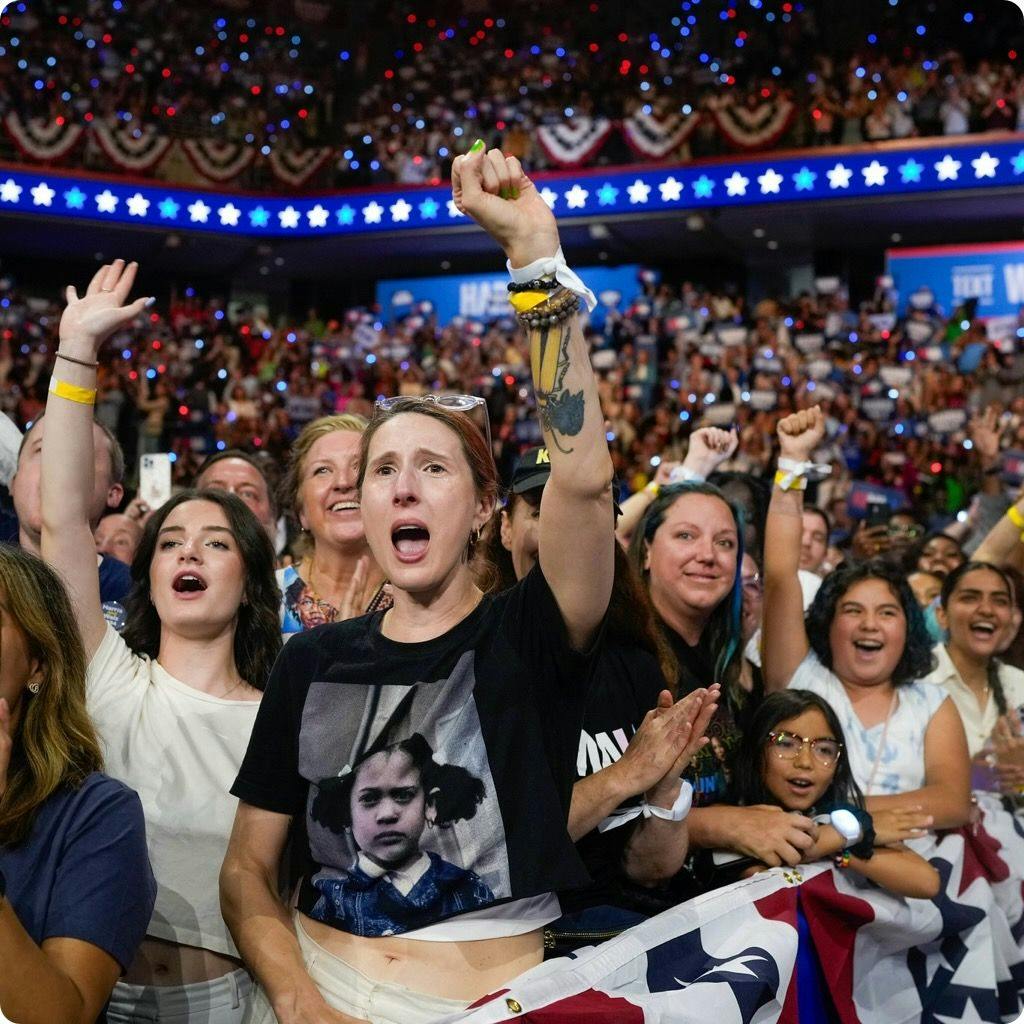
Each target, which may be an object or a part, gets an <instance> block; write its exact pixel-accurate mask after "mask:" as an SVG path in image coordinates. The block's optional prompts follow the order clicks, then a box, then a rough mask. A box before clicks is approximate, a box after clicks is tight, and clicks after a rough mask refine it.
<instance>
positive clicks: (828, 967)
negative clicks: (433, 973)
mask: <svg viewBox="0 0 1024 1024" xmlns="http://www.w3.org/2000/svg"><path fill="white" fill-rule="evenodd" d="M979 810H980V818H979V821H978V822H977V823H975V824H974V825H972V826H969V827H965V828H963V829H958V830H956V831H955V832H949V833H944V834H942V835H941V836H940V837H939V838H938V839H936V840H932V839H929V840H923V841H922V842H921V843H920V844H915V845H916V846H917V848H918V849H919V851H920V852H921V853H922V854H923V855H924V856H926V857H928V859H929V860H930V861H931V862H932V864H934V865H935V867H936V868H937V869H938V871H939V873H940V875H941V878H942V890H941V892H940V894H939V896H938V897H937V898H936V899H934V900H906V899H902V898H900V897H896V896H893V895H890V894H889V893H887V892H885V891H883V890H881V889H879V888H877V887H875V886H873V885H871V884H870V883H868V882H865V881H864V880H863V879H861V878H860V877H859V876H857V875H856V874H855V873H852V872H849V871H845V872H844V871H839V870H838V869H836V868H834V867H832V866H831V864H814V865H807V866H803V867H800V868H798V869H795V870H784V869H781V868H777V869H775V870H774V871H770V872H766V873H764V874H761V875H757V876H755V877H754V878H751V879H747V880H746V881H742V882H737V883H735V884H734V885H731V886H728V887H726V888H724V889H720V890H717V891H715V892H712V893H708V894H707V895H705V896H701V897H698V898H697V899H695V900H691V901H689V902H688V903H684V904H682V905H680V906H679V907H676V908H674V909H672V910H669V911H666V912H665V913H664V914H660V915H658V916H657V917H655V918H652V919H651V920H650V921H647V922H645V923H644V924H642V925H639V926H637V927H636V928H632V929H630V930H629V931H627V932H624V933H623V934H622V935H620V936H619V937H618V938H616V939H612V940H611V941H609V942H606V943H604V944H603V945H601V946H598V947H592V948H589V949H586V950H582V951H580V952H579V953H577V954H576V955H575V956H571V957H564V958H561V959H558V960H551V961H548V962H546V963H544V964H541V965H540V966H538V967H536V968H534V969H533V970H531V971H528V972H527V973H526V974H524V975H522V976H521V977H519V978H517V979H515V980H513V981H512V982H510V983H509V984H508V986H507V988H506V989H505V990H504V991H502V992H499V993H497V994H495V995H493V996H489V997H487V998H486V999H484V1000H481V1001H480V1003H479V1004H478V1005H477V1007H476V1008H475V1009H472V1010H469V1011H466V1012H464V1013H462V1014H458V1015H455V1016H452V1017H450V1018H447V1020H448V1021H452V1022H454V1021H459V1022H463V1021H464V1022H465V1024H496V1022H498V1021H505V1020H518V1021H529V1022H531V1024H571V1022H577V1021H580V1020H587V1021H588V1022H591V1021H593V1022H608V1024H612V1022H615V1024H655V1022H656V1024H692V1022H696V1021H714V1022H715V1024H807V1022H808V1021H815V1020H829V1019H832V1020H836V1019H838V1020H839V1021H840V1022H841V1024H911V1022H914V1024H953V1022H960V1024H978V1022H991V1024H997V1022H1009V1021H1014V1020H1016V1019H1017V1017H1018V1016H1019V1015H1020V1013H1021V1010H1022V1009H1024V951H1022V946H1021V940H1022V939H1024V901H1022V895H1021V894H1022V885H1024V825H1022V823H1021V821H1019V820H1018V819H1017V818H1016V817H1015V816H1014V815H1012V814H1009V813H1007V812H1006V811H1004V810H1003V809H1002V807H1001V806H1000V804H999V803H998V801H997V800H995V799H994V798H993V797H991V796H989V795H986V794H979ZM830 1015H831V1016H830Z"/></svg>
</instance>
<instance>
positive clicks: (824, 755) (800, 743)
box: [768, 732, 843, 768]
mask: <svg viewBox="0 0 1024 1024" xmlns="http://www.w3.org/2000/svg"><path fill="white" fill-rule="evenodd" d="M805 744H808V745H809V746H810V748H811V753H812V754H813V755H814V757H815V758H816V759H817V760H818V762H819V763H820V764H821V765H823V766H824V767H825V768H827V767H828V766H829V765H831V764H834V763H835V762H836V761H838V760H839V758H840V757H841V756H842V753H843V745H842V743H840V742H839V740H833V739H829V738H828V737H821V738H820V739H816V740H812V739H811V738H810V737H809V736H797V735H796V733H793V732H770V733H768V745H769V746H770V747H771V749H772V750H774V751H775V756H776V757H780V758H782V760H783V761H793V760H795V759H796V756H797V754H799V753H800V751H801V750H803V749H804V745H805Z"/></svg>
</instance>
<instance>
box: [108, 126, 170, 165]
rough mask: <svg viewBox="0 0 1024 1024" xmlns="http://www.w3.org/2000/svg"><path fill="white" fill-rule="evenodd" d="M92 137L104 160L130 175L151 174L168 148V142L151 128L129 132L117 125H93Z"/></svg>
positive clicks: (129, 129) (146, 127) (124, 127)
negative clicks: (149, 172)
mask: <svg viewBox="0 0 1024 1024" xmlns="http://www.w3.org/2000/svg"><path fill="white" fill-rule="evenodd" d="M92 133H93V136H94V137H95V139H96V142H97V143H98V144H99V147H100V149H102V150H103V153H104V155H105V156H106V157H107V159H108V160H110V161H111V163H113V164H114V165H115V166H117V167H120V168H121V170H122V171H128V172H130V173H133V174H139V173H142V172H143V171H151V170H153V168H154V167H156V165H157V164H158V163H160V161H161V160H163V158H164V157H165V156H166V155H167V151H168V150H169V149H170V148H171V141H172V140H171V139H169V138H168V137H167V136H166V135H163V134H161V132H160V131H159V130H158V129H157V128H156V127H155V126H154V125H151V124H148V125H146V126H145V127H142V128H139V127H135V128H131V127H129V126H127V125H119V124H118V123H117V122H111V123H110V124H103V123H101V122H99V121H97V122H95V123H94V124H93V126H92Z"/></svg>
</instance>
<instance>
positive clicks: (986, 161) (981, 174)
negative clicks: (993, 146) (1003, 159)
mask: <svg viewBox="0 0 1024 1024" xmlns="http://www.w3.org/2000/svg"><path fill="white" fill-rule="evenodd" d="M971 166H972V167H973V168H974V176H975V177H976V178H994V177H995V176H996V168H997V167H998V166H999V158H998V157H994V156H991V155H990V154H989V152H988V150H986V151H985V152H984V153H982V154H981V156H979V157H978V159H977V160H972V161H971Z"/></svg>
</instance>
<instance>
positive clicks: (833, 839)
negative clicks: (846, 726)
mask: <svg viewBox="0 0 1024 1024" xmlns="http://www.w3.org/2000/svg"><path fill="white" fill-rule="evenodd" d="M845 746H846V745H845V742H844V739H843V730H842V727H841V726H840V724H839V720H838V718H837V717H836V713H835V712H834V711H833V710H832V708H831V706H830V705H829V704H828V703H827V702H826V701H824V700H822V698H821V697H819V696H818V695H817V694H815V693H811V692H810V691H808V690H792V689H791V690H785V691H782V692H780V693H773V694H770V695H769V696H768V697H766V698H765V699H764V701H763V702H762V703H761V704H760V706H759V707H758V708H757V710H756V711H755V712H754V714H753V716H752V717H751V719H750V726H749V728H748V729H747V730H746V732H745V733H744V735H743V740H742V742H741V743H740V746H739V749H738V751H737V758H736V767H735V772H734V777H733V785H732V794H731V798H732V800H733V801H734V802H736V803H738V804H768V805H773V806H776V807H781V808H782V810H784V811H788V812H790V813H797V814H802V815H807V816H810V817H812V818H813V819H814V821H815V823H816V824H817V825H818V826H819V828H818V835H817V838H816V839H815V841H814V845H813V846H812V847H810V849H808V850H807V851H805V853H804V857H803V860H804V862H805V863H811V862H813V861H817V860H824V859H826V858H828V857H834V858H835V861H836V865H837V866H838V867H840V868H851V869H852V870H854V871H856V872H857V873H858V874H859V875H862V876H863V877H864V878H867V879H869V880H870V881H872V882H875V883H876V884H877V885H880V886H882V887H883V888H885V889H888V890H890V891H891V892H894V893H896V894H897V895H898V896H912V897H916V898H918V899H931V898H932V897H934V896H936V895H937V894H938V891H939V873H938V871H936V870H935V868H933V867H932V866H931V864H929V863H928V862H927V861H926V860H925V859H924V858H923V857H921V856H919V855H918V854H916V853H914V851H913V850H910V849H907V848H906V847H903V846H901V845H899V844H900V843H901V842H902V841H903V840H904V839H914V838H918V837H920V836H922V835H923V834H924V832H925V828H924V827H923V826H922V827H916V826H911V827H901V826H896V827H893V826H892V823H891V819H885V824H882V823H881V822H880V823H879V828H881V829H883V831H877V830H876V829H875V827H874V822H873V820H872V818H871V815H869V814H868V813H867V812H866V811H865V810H864V799H863V797H862V795H861V791H860V788H859V787H858V785H857V783H856V781H855V780H854V778H853V772H852V771H851V768H850V761H849V758H848V757H847V756H846V750H845ZM929 823H930V822H929ZM856 828H859V829H860V830H861V838H859V839H856V838H851V835H852V833H853V830H854V829H856ZM844 833H845V834H844Z"/></svg>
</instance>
